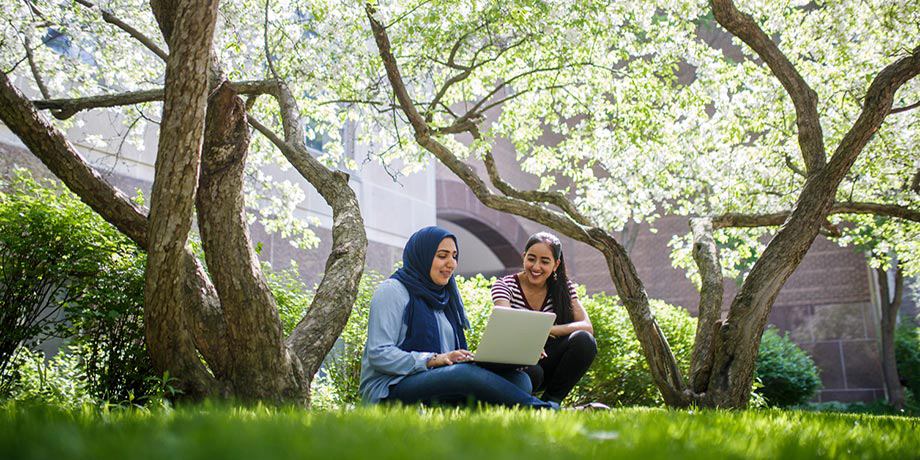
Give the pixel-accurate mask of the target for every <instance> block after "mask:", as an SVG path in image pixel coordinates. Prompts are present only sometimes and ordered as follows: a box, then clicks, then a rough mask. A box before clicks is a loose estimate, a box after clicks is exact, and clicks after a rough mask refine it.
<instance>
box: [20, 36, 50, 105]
mask: <svg viewBox="0 0 920 460" xmlns="http://www.w3.org/2000/svg"><path fill="white" fill-rule="evenodd" d="M22 45H23V48H25V50H26V59H27V60H28V61H29V69H31V70H32V78H34V79H35V84H36V85H38V91H39V92H40V93H41V94H42V97H43V98H45V99H50V98H51V93H50V92H48V87H47V86H46V85H45V80H44V79H43V78H42V74H41V73H40V72H39V71H38V66H37V65H36V64H35V57H34V56H33V55H32V46H31V43H30V42H29V37H28V36H26V37H25V38H24V39H23V44H22Z"/></svg>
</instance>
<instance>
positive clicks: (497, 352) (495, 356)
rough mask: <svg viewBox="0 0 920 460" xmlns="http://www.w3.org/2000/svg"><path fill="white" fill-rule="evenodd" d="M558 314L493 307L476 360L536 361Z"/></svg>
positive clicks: (523, 364)
mask: <svg viewBox="0 0 920 460" xmlns="http://www.w3.org/2000/svg"><path fill="white" fill-rule="evenodd" d="M555 319H556V315H555V314H553V313H544V312H539V311H531V310H519V309H513V308H509V307H494V308H492V314H491V315H490V316H489V323H488V324H487V325H486V330H485V331H483V333H482V338H481V339H480V340H479V347H477V348H476V355H475V356H474V358H473V361H474V362H477V363H497V364H516V365H521V366H530V365H534V364H537V361H539V360H540V353H541V352H542V351H543V345H544V344H545V343H546V339H547V337H549V330H550V328H551V327H553V321H554V320H555Z"/></svg>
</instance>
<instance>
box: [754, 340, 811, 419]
mask: <svg viewBox="0 0 920 460" xmlns="http://www.w3.org/2000/svg"><path fill="white" fill-rule="evenodd" d="M755 375H756V376H757V378H758V379H760V381H761V382H762V383H763V386H762V387H761V388H759V389H757V392H758V393H760V394H761V395H763V397H764V398H765V399H766V400H767V404H769V405H771V406H780V407H786V406H793V405H796V404H804V403H806V402H808V400H809V399H811V397H812V396H814V394H815V391H817V390H818V389H819V388H821V377H820V376H819V374H818V366H816V365H815V362H814V360H812V359H811V356H808V354H807V353H805V351H804V350H802V349H801V348H799V346H798V345H796V344H795V343H793V342H792V340H790V339H789V334H788V333H786V334H783V335H780V334H779V331H777V329H776V327H774V326H773V325H770V326H767V329H766V330H764V333H763V337H762V338H761V340H760V353H759V354H758V355H757V367H756V372H755Z"/></svg>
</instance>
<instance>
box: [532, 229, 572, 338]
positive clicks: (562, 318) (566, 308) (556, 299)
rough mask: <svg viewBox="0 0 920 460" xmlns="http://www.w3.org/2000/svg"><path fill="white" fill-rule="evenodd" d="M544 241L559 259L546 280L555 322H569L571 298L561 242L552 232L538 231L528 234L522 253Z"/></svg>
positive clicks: (555, 257) (570, 317) (554, 256)
mask: <svg viewBox="0 0 920 460" xmlns="http://www.w3.org/2000/svg"><path fill="white" fill-rule="evenodd" d="M537 243H544V244H546V245H547V246H549V248H550V250H551V251H553V258H554V259H556V260H558V261H559V267H558V268H556V271H555V272H554V274H553V275H550V277H549V278H548V279H547V280H546V292H547V294H549V295H550V296H551V297H550V298H551V299H553V308H554V309H555V310H556V324H566V323H571V322H572V320H573V317H572V298H571V297H570V294H569V277H568V276H567V275H566V273H565V257H564V256H563V255H562V242H561V241H559V238H557V237H556V235H553V234H552V233H547V232H539V233H534V234H533V235H530V238H528V239H527V244H526V245H525V246H524V253H525V254H526V253H527V250H528V249H530V247H531V246H533V245H535V244H537Z"/></svg>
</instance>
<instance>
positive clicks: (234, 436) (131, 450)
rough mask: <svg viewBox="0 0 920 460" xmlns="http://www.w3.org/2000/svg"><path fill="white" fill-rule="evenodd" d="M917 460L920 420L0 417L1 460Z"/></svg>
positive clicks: (15, 409)
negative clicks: (546, 459) (583, 459)
mask: <svg viewBox="0 0 920 460" xmlns="http://www.w3.org/2000/svg"><path fill="white" fill-rule="evenodd" d="M617 457H619V458H638V459H641V460H649V459H653V458H668V459H670V458H674V459H680V460H689V459H697V458H699V459H703V458H705V459H712V458H739V459H742V458H743V459H748V458H770V459H779V458H782V459H787V458H789V459H791V458H846V459H855V458H889V459H906V458H920V419H917V418H908V417H891V416H872V415H852V414H849V415H848V414H829V413H811V412H795V411H780V410H768V411H744V412H727V411H670V410H664V409H643V408H629V409H616V410H612V411H609V412H594V413H585V412H566V411H564V412H549V411H539V412H538V411H527V410H523V411H516V410H503V409H482V410H444V409H422V410H420V409H419V408H380V407H373V408H359V409H356V410H352V411H341V412H323V411H306V410H302V409H293V408H292V409H274V408H262V407H257V408H247V409H242V408H228V407H219V406H213V405H205V406H193V407H185V408H180V409H177V410H161V411H154V412H144V411H140V410H123V409H114V410H108V411H100V410H98V409H94V408H88V409H85V410H82V411H81V410H77V411H69V412H65V411H61V410H55V409H47V408H41V407H34V406H23V405H16V404H13V403H8V404H7V405H5V406H3V407H0V458H2V459H69V458H86V459H123V458H135V459H148V458H149V459H158V460H159V459H209V460H210V459H246V460H255V459H263V458H264V459H304V458H323V459H330V460H345V459H413V458H424V459H438V460H441V459H465V460H493V459H502V458H507V459H525V460H531V459H537V458H553V459H560V460H563V459H565V460H568V459H578V458H617Z"/></svg>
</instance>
